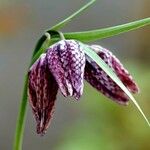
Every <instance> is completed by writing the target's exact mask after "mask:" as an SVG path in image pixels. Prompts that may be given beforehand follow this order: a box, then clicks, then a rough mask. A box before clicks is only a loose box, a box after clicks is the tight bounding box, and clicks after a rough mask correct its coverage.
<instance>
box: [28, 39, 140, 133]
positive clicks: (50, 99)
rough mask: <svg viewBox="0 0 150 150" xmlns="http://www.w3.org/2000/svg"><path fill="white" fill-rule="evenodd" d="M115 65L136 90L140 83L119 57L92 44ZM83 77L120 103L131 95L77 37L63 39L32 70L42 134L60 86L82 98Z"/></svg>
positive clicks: (34, 107) (31, 85)
mask: <svg viewBox="0 0 150 150" xmlns="http://www.w3.org/2000/svg"><path fill="white" fill-rule="evenodd" d="M90 48H91V49H93V50H94V51H95V52H97V54H98V55H99V56H100V57H101V58H102V59H103V60H104V61H105V62H106V63H107V64H108V65H109V66H110V67H111V68H112V69H113V71H114V72H115V73H116V74H117V76H118V77H119V78H120V80H121V81H122V82H123V83H124V85H125V86H126V87H127V88H128V89H129V90H130V91H131V92H133V93H136V92H138V87H137V85H136V83H135V82H134V81H133V79H132V77H131V75H129V73H128V71H127V70H125V69H124V67H123V65H122V64H121V63H120V61H119V60H118V59H117V58H116V57H115V56H114V55H113V54H112V53H111V52H109V51H108V50H106V49H104V48H102V47H100V46H97V45H92V46H90ZM84 78H85V79H86V80H87V81H88V82H89V83H90V84H91V85H92V86H93V87H94V88H96V89H97V90H98V91H100V92H101V93H103V94H104V95H106V96H107V97H110V98H111V99H113V100H115V101H116V102H118V103H120V104H126V103H127V102H128V97H127V96H126V94H125V93H124V92H123V91H122V90H121V89H120V87H119V86H118V85H117V84H116V83H115V82H114V81H113V80H112V79H111V78H110V77H108V75H107V74H106V73H105V72H104V71H103V70H102V69H101V68H100V67H99V66H98V65H97V64H96V63H95V62H94V61H93V60H92V59H91V58H90V57H89V56H87V55H86V54H85V53H84V50H83V49H82V47H81V46H80V44H79V42H78V41H75V40H61V41H59V42H58V43H56V44H54V45H52V46H50V47H49V48H48V49H47V51H46V53H44V54H42V55H41V56H40V58H39V59H38V60H37V61H36V62H35V63H34V64H33V65H32V67H31V68H30V70H29V88H28V93H29V101H30V105H31V107H32V111H33V114H34V116H35V119H36V122H37V133H38V134H41V135H43V134H44V133H45V132H46V129H47V128H48V126H49V124H50V120H51V118H52V115H53V110H54V105H55V100H56V95H57V92H58V89H60V91H61V93H62V94H63V95H64V96H65V97H67V96H72V97H74V98H75V99H77V100H78V99H79V98H80V97H81V95H82V93H83V87H84V84H83V80H84Z"/></svg>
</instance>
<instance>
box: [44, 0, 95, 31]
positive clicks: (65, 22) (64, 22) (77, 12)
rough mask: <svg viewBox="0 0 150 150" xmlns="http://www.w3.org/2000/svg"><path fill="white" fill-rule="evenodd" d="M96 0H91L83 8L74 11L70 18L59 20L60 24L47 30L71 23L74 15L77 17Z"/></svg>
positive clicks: (57, 28) (58, 28)
mask: <svg viewBox="0 0 150 150" xmlns="http://www.w3.org/2000/svg"><path fill="white" fill-rule="evenodd" d="M95 1H96V0H91V1H90V2H89V3H87V4H86V5H84V6H83V7H82V8H80V9H79V10H78V11H76V12H75V13H73V14H72V15H71V16H69V17H68V18H66V19H65V20H63V21H61V22H59V23H58V24H56V25H54V26H53V27H51V28H50V29H48V30H47V31H50V30H60V29H61V28H62V27H64V26H65V25H66V24H67V23H69V22H70V21H71V20H72V19H73V18H74V17H76V16H77V15H79V14H80V13H81V12H83V11H84V10H86V9H87V8H88V7H89V6H91V5H92V4H93V3H94V2H95Z"/></svg>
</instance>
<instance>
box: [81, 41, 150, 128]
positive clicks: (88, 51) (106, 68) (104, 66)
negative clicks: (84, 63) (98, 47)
mask: <svg viewBox="0 0 150 150" xmlns="http://www.w3.org/2000/svg"><path fill="white" fill-rule="evenodd" d="M80 45H81V46H82V47H83V49H84V51H85V53H86V54H87V55H88V56H89V57H90V58H92V59H93V60H94V61H95V62H96V63H97V64H98V65H99V67H100V68H102V69H103V70H104V71H105V72H106V74H107V75H108V76H109V77H110V78H111V79H112V80H113V81H114V82H115V83H116V84H117V85H118V86H119V87H120V88H121V89H122V90H123V91H124V92H125V93H126V95H127V96H128V97H129V98H130V99H131V100H132V102H133V103H134V105H135V106H136V107H137V109H138V110H139V112H140V113H141V114H142V116H143V117H144V119H145V120H146V122H147V124H148V125H149V126H150V123H149V121H148V119H147V117H146V116H145V114H144V113H143V111H142V109H141V108H140V106H139V104H138V103H137V101H136V100H135V98H134V97H133V96H132V94H131V93H130V92H129V90H128V89H127V88H126V87H125V86H124V84H123V83H122V82H121V80H120V79H119V78H118V77H117V75H116V74H115V73H114V72H113V70H112V69H111V68H110V67H109V66H108V65H107V64H106V63H105V62H104V61H103V60H102V59H101V58H100V57H99V56H98V55H97V54H96V53H95V52H94V51H93V50H92V49H90V48H89V47H88V46H87V45H85V44H83V43H81V42H80Z"/></svg>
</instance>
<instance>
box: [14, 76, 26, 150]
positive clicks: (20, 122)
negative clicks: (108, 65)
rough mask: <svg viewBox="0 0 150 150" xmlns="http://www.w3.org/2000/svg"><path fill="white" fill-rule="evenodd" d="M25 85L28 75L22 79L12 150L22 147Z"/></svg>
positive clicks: (19, 149) (18, 149)
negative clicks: (20, 98)
mask: <svg viewBox="0 0 150 150" xmlns="http://www.w3.org/2000/svg"><path fill="white" fill-rule="evenodd" d="M27 85H28V76H27V75H26V76H25V81H24V89H23V95H22V101H21V104H20V110H19V116H18V119H17V125H16V132H15V141H14V145H13V150H21V149H22V141H23V135H24V127H25V118H26V110H27Z"/></svg>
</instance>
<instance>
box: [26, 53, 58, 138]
mask: <svg viewBox="0 0 150 150" xmlns="http://www.w3.org/2000/svg"><path fill="white" fill-rule="evenodd" d="M57 91H58V85H57V83H56V81H55V79H54V77H53V76H52V74H51V73H50V72H49V69H48V65H47V60H46V54H42V55H41V57H40V58H39V59H38V60H37V61H36V62H35V63H34V64H33V65H32V67H31V68H30V71H29V89H28V93H29V100H30V104H31V107H32V111H33V114H34V116H35V119H36V122H37V133H38V134H41V135H43V134H44V133H45V132H46V130H47V128H48V126H49V124H50V119H51V118H52V115H53V111H54V104H55V100H56V94H57Z"/></svg>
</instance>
